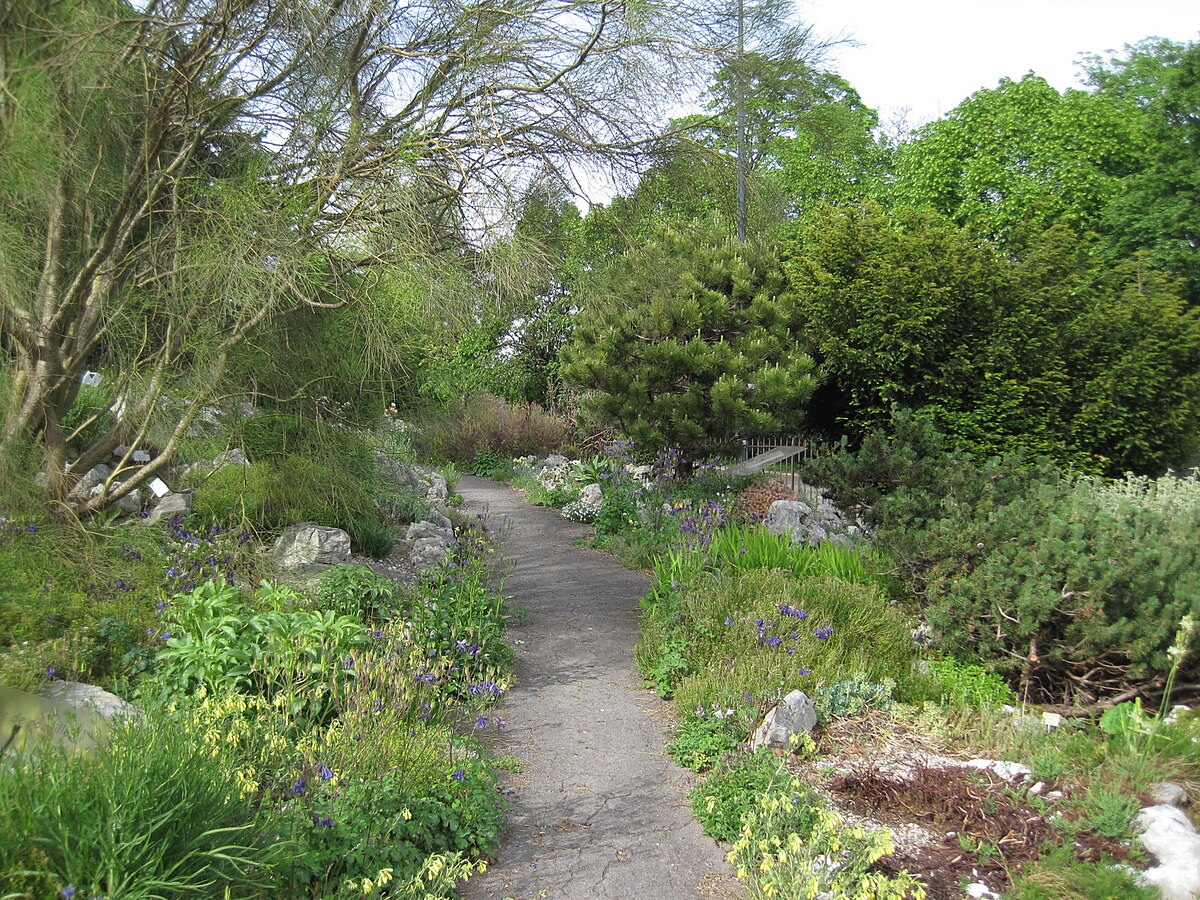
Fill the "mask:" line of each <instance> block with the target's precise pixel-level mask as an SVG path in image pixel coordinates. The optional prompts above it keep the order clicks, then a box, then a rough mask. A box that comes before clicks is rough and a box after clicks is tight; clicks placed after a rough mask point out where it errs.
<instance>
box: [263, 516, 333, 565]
mask: <svg viewBox="0 0 1200 900" xmlns="http://www.w3.org/2000/svg"><path fill="white" fill-rule="evenodd" d="M274 554H275V560H276V562H277V563H278V565H279V568H281V569H284V570H287V571H306V570H308V571H311V570H313V569H321V568H327V567H329V566H336V565H338V564H339V563H344V562H346V561H347V560H348V559H350V535H348V534H347V533H346V532H344V531H342V529H340V528H329V527H327V526H324V525H313V524H311V523H308V522H305V523H302V524H300V525H292V526H290V527H288V528H285V529H284V531H283V534H281V535H280V536H279V539H278V540H277V541H276V542H275V549H274Z"/></svg>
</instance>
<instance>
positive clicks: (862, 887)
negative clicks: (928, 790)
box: [729, 779, 925, 900]
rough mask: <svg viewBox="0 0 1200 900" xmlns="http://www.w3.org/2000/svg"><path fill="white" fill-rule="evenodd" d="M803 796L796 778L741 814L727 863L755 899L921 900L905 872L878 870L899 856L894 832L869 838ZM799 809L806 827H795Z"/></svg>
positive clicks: (919, 890) (916, 886)
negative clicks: (877, 865)
mask: <svg viewBox="0 0 1200 900" xmlns="http://www.w3.org/2000/svg"><path fill="white" fill-rule="evenodd" d="M804 791H805V788H804V786H803V784H802V783H801V782H800V781H799V779H792V780H791V782H790V789H788V788H784V789H782V790H773V791H766V792H762V793H759V794H758V795H757V796H756V797H754V798H753V801H754V802H753V804H752V806H751V808H750V809H749V810H748V811H747V812H746V813H745V814H744V815H743V819H742V827H741V830H740V831H739V833H738V835H737V837H736V840H735V841H734V843H733V847H732V849H731V850H730V853H729V860H730V862H732V863H733V865H734V867H735V870H736V872H737V877H738V878H739V879H740V880H741V881H743V882H746V883H747V887H748V888H749V890H750V897H751V898H753V900H758V898H776V897H818V896H825V897H840V898H845V900H906V898H912V900H923V898H924V897H925V891H924V888H922V887H921V885H920V883H919V882H917V881H916V880H915V879H914V878H912V876H910V875H908V874H907V873H904V872H901V873H900V874H899V875H895V876H892V877H889V876H887V875H884V874H883V873H881V872H878V871H872V868H871V867H872V866H874V865H875V863H877V862H878V861H879V860H881V859H883V857H885V856H889V855H891V854H892V853H893V852H895V845H894V844H893V843H892V836H891V832H889V831H888V830H887V829H879V830H876V831H871V832H869V833H868V832H867V831H866V830H865V829H864V828H863V827H862V826H861V825H853V826H851V825H847V824H846V823H845V821H844V820H843V819H842V818H841V816H839V815H837V814H836V813H834V812H832V811H831V810H828V809H820V808H816V809H814V808H812V807H810V806H809V805H808V802H809V801H808V799H807V797H806V796H805V794H804V793H803V792H804ZM798 810H800V811H802V812H801V814H802V815H803V816H804V821H803V826H804V827H803V828H797V827H796V826H795V825H794V824H793V823H794V822H795V820H796V818H797V814H798ZM831 861H835V862H836V865H831V864H830V863H831Z"/></svg>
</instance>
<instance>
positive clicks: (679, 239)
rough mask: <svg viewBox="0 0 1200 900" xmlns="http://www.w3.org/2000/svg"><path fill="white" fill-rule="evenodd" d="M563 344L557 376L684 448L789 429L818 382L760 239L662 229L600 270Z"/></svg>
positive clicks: (653, 437) (598, 405)
mask: <svg viewBox="0 0 1200 900" xmlns="http://www.w3.org/2000/svg"><path fill="white" fill-rule="evenodd" d="M608 277H609V279H610V280H611V284H612V298H611V299H610V300H608V301H606V303H605V304H603V305H597V306H595V307H593V308H590V309H589V310H587V312H586V313H585V318H584V320H583V321H582V322H581V323H580V325H579V326H578V328H577V329H576V334H575V340H574V342H573V343H572V345H571V346H570V347H569V348H568V349H567V350H566V351H564V352H565V356H564V358H565V365H564V367H563V372H564V375H565V377H567V378H568V379H570V380H571V381H573V382H574V383H575V384H578V385H579V386H581V387H584V388H587V389H589V390H591V391H593V392H594V393H593V394H592V397H591V401H590V402H592V404H593V405H594V407H595V409H596V410H597V411H598V412H599V414H600V415H601V416H602V417H603V418H605V419H607V420H608V421H610V422H612V423H615V424H617V425H619V426H620V427H621V429H622V430H623V431H624V432H626V433H627V434H629V436H630V437H632V438H633V439H634V440H636V441H637V442H638V443H639V444H644V445H646V446H649V447H657V448H663V447H678V448H680V449H681V450H683V451H684V452H685V454H689V455H690V454H691V453H692V451H694V450H697V449H700V448H706V447H708V445H709V444H710V443H711V442H728V441H730V440H732V439H733V437H734V436H735V435H738V436H742V435H747V434H765V433H776V432H780V431H786V430H789V429H795V428H796V427H797V426H798V424H799V421H800V419H801V417H802V415H803V404H804V403H805V401H806V400H807V399H808V397H809V396H810V395H811V393H812V391H813V389H814V388H815V387H816V377H815V375H814V367H813V363H812V360H811V359H810V358H809V357H808V356H807V354H805V353H804V352H802V351H801V350H800V349H799V348H798V347H797V345H796V330H795V329H796V322H795V317H794V316H793V315H792V313H791V311H790V307H789V306H788V305H787V304H785V303H783V302H781V300H780V295H781V293H782V289H783V281H782V277H781V273H780V271H779V268H778V265H777V263H776V261H775V260H774V258H773V257H772V256H771V254H770V253H769V252H768V251H767V250H765V249H764V248H762V247H757V246H753V245H750V246H742V245H738V244H735V243H733V242H731V241H729V240H728V239H726V238H725V237H723V236H720V235H716V234H708V235H705V236H704V237H702V238H699V239H697V237H696V236H693V235H684V234H680V233H677V232H672V231H666V232H663V233H662V234H661V235H660V236H659V237H658V238H657V240H655V241H654V242H652V243H649V244H647V245H645V246H644V247H641V248H639V249H638V250H636V251H632V252H630V253H629V254H627V255H626V256H625V257H623V259H622V260H621V264H620V265H619V266H614V267H613V269H612V271H611V272H610V273H609V275H608Z"/></svg>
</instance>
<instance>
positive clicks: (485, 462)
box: [471, 447, 512, 480]
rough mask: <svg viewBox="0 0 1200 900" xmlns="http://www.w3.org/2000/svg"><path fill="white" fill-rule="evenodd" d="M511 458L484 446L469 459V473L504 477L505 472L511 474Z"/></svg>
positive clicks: (489, 476)
mask: <svg viewBox="0 0 1200 900" xmlns="http://www.w3.org/2000/svg"><path fill="white" fill-rule="evenodd" d="M511 469H512V459H511V458H509V457H506V456H503V455H502V454H500V453H498V452H497V451H495V450H493V449H491V448H490V447H484V448H483V449H481V450H479V451H478V452H477V453H476V454H475V458H474V459H473V460H471V474H472V475H477V476H479V477H480V478H497V479H500V480H506V479H504V474H505V472H506V471H507V472H509V474H511Z"/></svg>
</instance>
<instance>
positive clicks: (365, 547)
mask: <svg viewBox="0 0 1200 900" xmlns="http://www.w3.org/2000/svg"><path fill="white" fill-rule="evenodd" d="M347 532H348V533H349V535H350V540H352V541H353V542H354V545H355V546H356V547H358V550H359V552H360V553H362V554H364V555H366V556H369V557H371V559H384V558H386V557H387V556H389V555H390V554H391V552H392V550H393V549H395V547H396V533H395V531H393V530H392V528H391V527H390V526H388V525H383V524H381V523H380V522H378V521H374V520H372V519H369V518H363V519H358V520H357V521H354V522H351V523H350V525H349V527H348V528H347Z"/></svg>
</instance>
